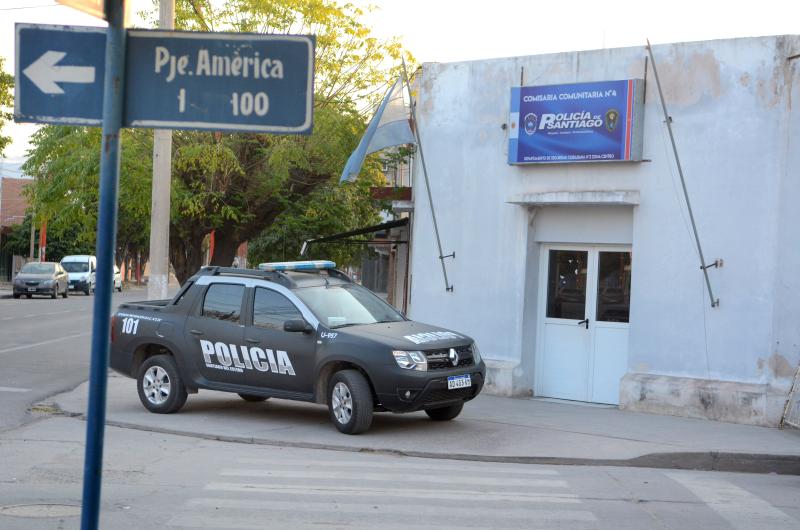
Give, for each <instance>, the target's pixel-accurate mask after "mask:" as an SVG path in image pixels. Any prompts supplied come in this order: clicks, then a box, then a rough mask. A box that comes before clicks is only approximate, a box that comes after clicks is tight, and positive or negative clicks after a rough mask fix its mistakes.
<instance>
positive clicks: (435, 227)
mask: <svg viewBox="0 0 800 530" xmlns="http://www.w3.org/2000/svg"><path fill="white" fill-rule="evenodd" d="M401 60H402V61H403V78H404V80H405V83H406V88H408V99H409V103H410V105H411V117H412V119H413V120H414V127H413V129H414V130H413V133H414V136H416V138H417V151H419V161H420V163H421V164H422V176H423V179H424V181H425V190H426V191H427V192H428V205H429V206H430V207H431V218H432V219H433V231H434V233H435V234H436V246H437V247H438V249H439V263H441V264H442V275H443V276H444V289H445V291H448V292H453V286H452V285H450V282H449V281H448V280H447V267H445V264H444V259H445V258H454V259H455V257H456V253H455V252H453V253H452V254H448V255H447V256H445V255H444V254H442V241H441V239H440V237H439V225H438V223H437V222H436V212H435V211H434V207H433V196H432V195H431V185H430V182H428V168H427V167H426V166H425V155H424V154H423V153H422V137H421V136H420V134H419V122H418V121H417V108H416V105H414V96H413V95H412V94H411V84H410V83H409V82H408V72H407V71H406V61H405V59H404V58H403V57H402V56H401Z"/></svg>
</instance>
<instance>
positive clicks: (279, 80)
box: [14, 24, 315, 134]
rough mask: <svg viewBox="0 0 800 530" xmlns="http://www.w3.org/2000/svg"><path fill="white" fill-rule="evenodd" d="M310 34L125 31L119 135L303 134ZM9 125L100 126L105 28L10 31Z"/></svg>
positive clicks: (310, 90) (310, 76) (307, 122)
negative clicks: (140, 130)
mask: <svg viewBox="0 0 800 530" xmlns="http://www.w3.org/2000/svg"><path fill="white" fill-rule="evenodd" d="M314 45H315V40H314V37H313V36H304V35H258V34H247V33H201V32H178V31H157V30H130V31H128V38H127V54H126V55H127V57H126V67H125V77H126V80H125V83H126V84H125V109H124V116H123V123H124V126H125V127H148V128H166V129H200V130H214V131H218V130H225V131H243V132H269V133H279V134H310V133H311V129H312V125H313V122H312V117H313V101H314V99H313V98H314ZM16 64H17V83H18V85H17V86H18V87H19V88H18V90H17V97H16V103H15V112H14V118H15V120H16V121H30V122H44V123H58V124H72V125H97V126H99V125H100V118H101V114H102V108H103V77H104V64H105V29H103V28H86V27H77V26H37V25H32V24H17V61H16Z"/></svg>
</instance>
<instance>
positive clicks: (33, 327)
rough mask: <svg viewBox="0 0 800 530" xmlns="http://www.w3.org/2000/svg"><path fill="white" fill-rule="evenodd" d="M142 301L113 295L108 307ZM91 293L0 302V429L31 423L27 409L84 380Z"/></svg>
mask: <svg viewBox="0 0 800 530" xmlns="http://www.w3.org/2000/svg"><path fill="white" fill-rule="evenodd" d="M145 298H147V292H146V291H145V290H144V289H134V290H128V291H123V292H122V293H115V294H114V297H113V300H112V307H113V308H116V306H117V305H118V304H120V303H122V302H123V301H134V300H143V299H145ZM93 307H94V295H90V296H86V295H84V294H83V293H79V294H75V295H72V296H69V297H68V298H66V299H63V298H58V299H56V300H52V299H50V298H44V297H34V298H31V299H30V300H28V299H27V298H21V299H19V300H14V299H13V298H3V299H0V367H2V368H0V403H2V413H1V414H0V431H4V430H7V429H11V428H14V427H16V426H18V425H21V424H23V423H25V422H27V421H29V420H30V419H31V416H30V414H29V413H28V409H29V408H30V405H31V404H33V403H36V402H38V401H40V400H42V399H44V398H46V397H48V396H51V395H53V394H56V393H58V392H62V391H65V390H69V389H71V388H74V387H76V386H77V385H79V384H80V383H81V382H83V381H85V380H86V379H88V377H89V357H90V346H89V345H90V342H91V340H90V339H91V333H92V311H93Z"/></svg>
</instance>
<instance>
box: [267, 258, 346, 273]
mask: <svg viewBox="0 0 800 530" xmlns="http://www.w3.org/2000/svg"><path fill="white" fill-rule="evenodd" d="M258 268H259V269H260V270H262V271H308V270H314V269H334V268H336V263H334V262H332V261H327V260H315V261H278V262H274V263H259V265H258Z"/></svg>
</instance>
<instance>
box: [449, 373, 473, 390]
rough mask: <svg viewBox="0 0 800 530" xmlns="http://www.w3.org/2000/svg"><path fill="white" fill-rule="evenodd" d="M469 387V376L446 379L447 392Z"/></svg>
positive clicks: (470, 379)
mask: <svg viewBox="0 0 800 530" xmlns="http://www.w3.org/2000/svg"><path fill="white" fill-rule="evenodd" d="M470 386H472V378H470V376H469V374H464V375H451V376H449V377H448V378H447V390H453V389H455V388H467V387H470Z"/></svg>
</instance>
